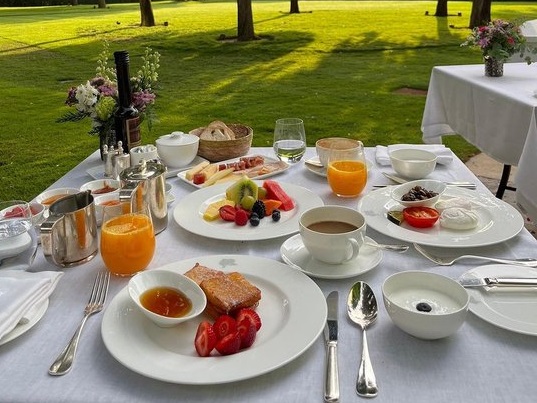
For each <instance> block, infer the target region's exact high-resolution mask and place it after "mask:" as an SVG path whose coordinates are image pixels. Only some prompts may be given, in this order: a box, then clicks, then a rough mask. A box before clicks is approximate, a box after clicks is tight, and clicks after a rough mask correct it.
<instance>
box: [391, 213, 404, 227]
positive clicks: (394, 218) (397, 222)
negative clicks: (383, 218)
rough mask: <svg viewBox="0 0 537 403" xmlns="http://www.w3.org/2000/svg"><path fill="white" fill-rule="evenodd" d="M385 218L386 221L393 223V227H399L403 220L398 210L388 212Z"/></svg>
mask: <svg viewBox="0 0 537 403" xmlns="http://www.w3.org/2000/svg"><path fill="white" fill-rule="evenodd" d="M387 217H388V220H390V221H391V222H393V223H394V224H395V225H401V223H402V222H403V220H404V218H403V212H402V211H398V210H391V211H388V214H387Z"/></svg>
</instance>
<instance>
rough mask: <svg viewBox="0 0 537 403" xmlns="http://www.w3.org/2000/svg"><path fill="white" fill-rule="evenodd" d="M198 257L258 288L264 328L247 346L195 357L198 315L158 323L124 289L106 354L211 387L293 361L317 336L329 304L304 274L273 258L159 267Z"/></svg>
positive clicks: (107, 327) (158, 375)
mask: <svg viewBox="0 0 537 403" xmlns="http://www.w3.org/2000/svg"><path fill="white" fill-rule="evenodd" d="M197 262H199V263H200V264H202V265H205V266H208V267H211V268H214V269H219V270H223V271H238V272H240V273H242V274H243V275H244V276H245V277H246V278H247V279H248V280H249V281H250V282H252V283H253V284H254V285H255V286H257V287H258V288H259V289H260V290H261V295H262V297H261V301H260V302H259V306H258V307H257V312H258V313H259V316H260V317H261V321H262V327H261V329H260V330H259V332H258V333H257V337H256V341H255V343H254V344H253V346H252V347H250V348H248V349H245V350H243V351H241V352H239V353H238V354H234V355H229V356H225V357H223V356H219V355H218V353H213V355H212V356H211V357H204V358H202V357H199V356H198V355H197V354H196V350H195V349H194V336H195V334H196V329H197V326H198V323H199V322H200V321H201V320H203V319H204V318H205V319H207V318H206V317H205V316H203V315H202V316H201V317H198V318H195V319H193V320H191V321H188V322H185V323H183V324H181V325H179V326H177V327H173V328H167V329H164V328H159V327H158V326H156V325H155V324H153V323H152V322H151V321H150V320H149V319H147V318H146V317H145V316H144V315H143V314H142V313H140V312H139V310H138V309H136V307H135V306H134V302H133V301H132V300H131V299H130V297H129V294H128V290H127V287H125V288H124V289H123V290H121V291H120V292H119V293H118V294H117V295H116V296H115V298H114V299H113V300H112V302H110V304H109V305H108V307H107V308H106V311H105V313H104V316H103V320H102V326H101V334H102V337H103V341H104V344H105V346H106V348H107V349H108V351H110V354H112V356H113V357H114V358H115V359H116V360H118V361H119V362H120V363H121V364H123V365H124V366H126V367H127V368H129V369H131V370H133V371H134V372H137V373H139V374H141V375H144V376H147V377H149V378H153V379H158V380H161V381H165V382H172V383H180V384H191V385H208V384H221V383H227V382H234V381H239V380H243V379H249V378H253V377H255V376H258V375H262V374H265V373H267V372H270V371H273V370H275V369H277V368H279V367H281V366H283V365H285V364H287V363H289V362H290V361H292V360H294V359H295V358H297V357H298V356H299V355H301V354H302V353H303V352H304V351H306V350H307V349H308V348H309V347H310V346H311V345H312V344H313V343H314V342H315V340H317V338H318V337H319V334H320V333H321V332H322V330H323V328H324V325H325V323H326V313H327V309H326V302H325V299H324V295H323V293H322V291H321V290H320V289H319V287H318V286H317V285H316V284H315V283H314V282H313V280H311V279H310V278H309V277H307V276H306V275H304V274H303V273H301V272H299V271H297V270H293V269H291V268H290V267H289V266H287V265H285V264H283V263H281V262H277V261H274V260H270V259H265V258H259V257H255V256H248V255H245V256H240V255H218V256H206V257H199V258H195V259H189V260H183V261H180V262H175V263H172V264H168V265H166V266H163V267H161V269H165V270H172V271H177V272H179V273H184V272H186V271H187V270H189V269H190V268H192V267H193V266H194V264H196V263H197Z"/></svg>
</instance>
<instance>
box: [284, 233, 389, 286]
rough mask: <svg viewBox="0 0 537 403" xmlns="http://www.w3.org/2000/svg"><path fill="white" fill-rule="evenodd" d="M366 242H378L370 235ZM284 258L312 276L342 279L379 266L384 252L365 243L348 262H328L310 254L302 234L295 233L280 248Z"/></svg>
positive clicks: (293, 266)
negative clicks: (354, 257)
mask: <svg viewBox="0 0 537 403" xmlns="http://www.w3.org/2000/svg"><path fill="white" fill-rule="evenodd" d="M365 240H366V242H369V243H372V244H376V242H375V241H374V240H372V239H371V238H369V237H366V238H365ZM280 253H281V256H282V259H283V261H284V262H285V263H287V264H288V265H289V266H291V267H292V268H294V269H297V270H300V271H301V272H303V273H305V274H307V275H308V276H311V277H316V278H325V279H332V280H334V279H342V278H349V277H356V276H358V275H360V274H364V273H367V272H368V271H370V270H372V269H374V268H375V267H377V265H378V264H379V263H380V261H381V260H382V252H381V250H380V249H378V248H375V247H372V246H368V245H363V246H362V247H361V248H360V253H359V254H358V257H357V258H356V259H355V260H353V261H351V262H348V263H343V264H334V265H332V264H327V263H323V262H321V261H319V260H316V259H314V258H313V257H311V255H310V254H309V252H308V250H307V249H306V247H305V246H304V243H303V242H302V237H301V236H300V234H296V235H293V236H292V237H291V238H289V239H287V240H286V241H285V242H284V243H283V244H282V246H281V248H280Z"/></svg>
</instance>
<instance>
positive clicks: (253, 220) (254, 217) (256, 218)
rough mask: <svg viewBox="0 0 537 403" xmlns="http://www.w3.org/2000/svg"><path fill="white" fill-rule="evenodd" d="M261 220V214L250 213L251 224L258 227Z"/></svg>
mask: <svg viewBox="0 0 537 403" xmlns="http://www.w3.org/2000/svg"><path fill="white" fill-rule="evenodd" d="M259 222H260V220H259V216H258V215H257V214H256V213H252V215H250V225H252V226H254V227H257V226H258V225H259Z"/></svg>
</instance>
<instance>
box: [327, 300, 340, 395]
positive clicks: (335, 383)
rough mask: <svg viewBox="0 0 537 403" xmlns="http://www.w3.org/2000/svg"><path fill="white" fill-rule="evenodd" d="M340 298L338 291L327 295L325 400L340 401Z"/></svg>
mask: <svg viewBox="0 0 537 403" xmlns="http://www.w3.org/2000/svg"><path fill="white" fill-rule="evenodd" d="M338 300H339V293H338V292H337V291H332V292H331V293H330V294H328V297H326V305H327V306H328V315H327V318H326V326H325V328H324V339H325V341H326V370H325V381H324V401H325V402H339V375H338V366H337V331H338V330H337V318H338Z"/></svg>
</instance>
